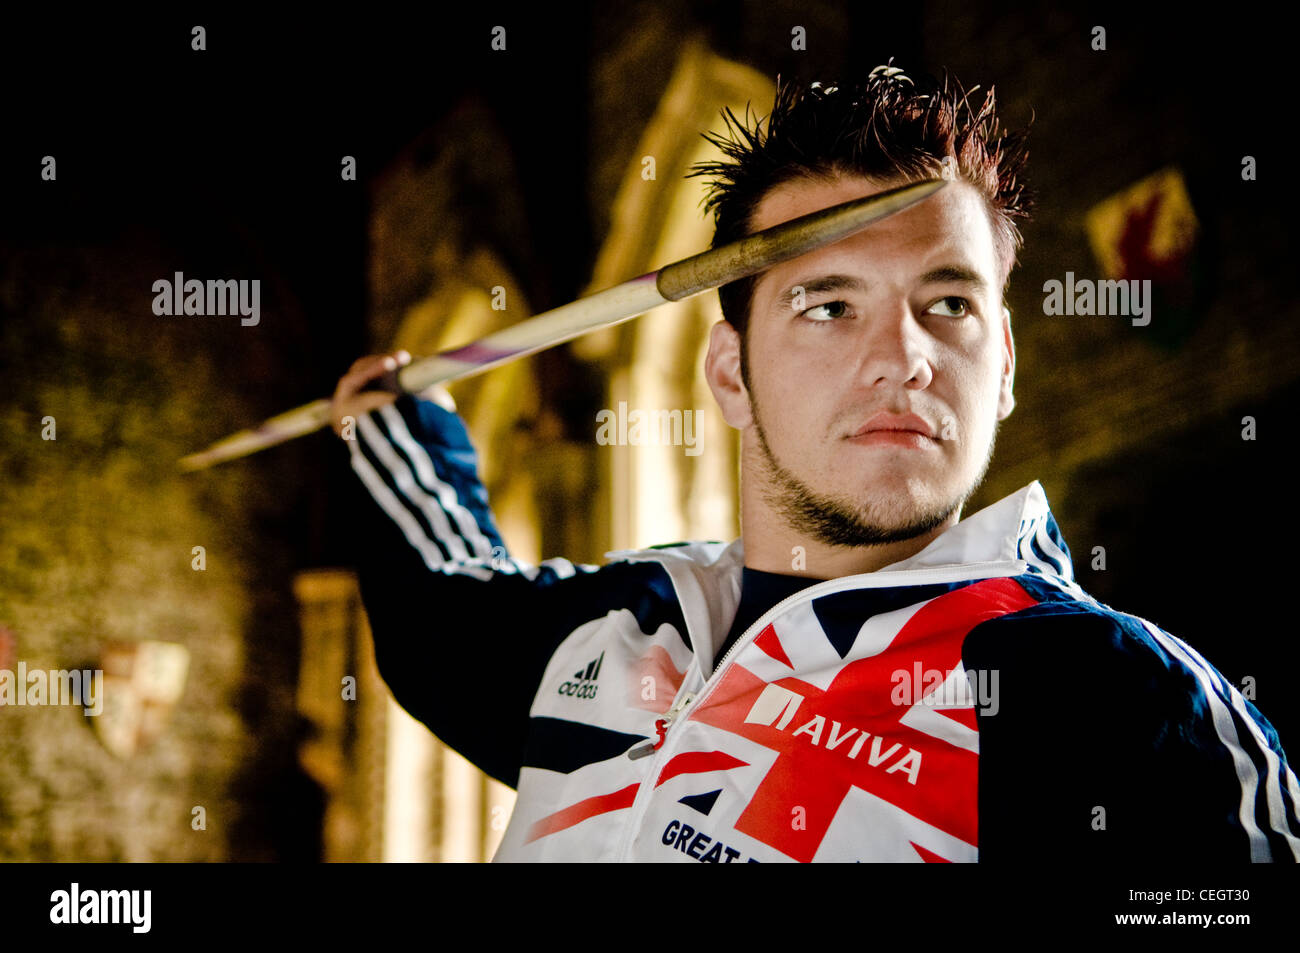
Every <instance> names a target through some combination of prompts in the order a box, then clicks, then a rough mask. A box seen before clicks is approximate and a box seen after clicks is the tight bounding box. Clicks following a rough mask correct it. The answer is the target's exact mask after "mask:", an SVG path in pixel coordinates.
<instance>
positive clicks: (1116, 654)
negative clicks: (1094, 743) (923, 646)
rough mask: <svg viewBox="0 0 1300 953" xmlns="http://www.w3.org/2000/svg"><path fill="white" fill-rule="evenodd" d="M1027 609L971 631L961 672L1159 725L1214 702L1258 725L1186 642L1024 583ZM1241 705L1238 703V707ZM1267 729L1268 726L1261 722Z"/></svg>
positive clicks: (1086, 601)
mask: <svg viewBox="0 0 1300 953" xmlns="http://www.w3.org/2000/svg"><path fill="white" fill-rule="evenodd" d="M1025 586H1026V588H1027V590H1029V591H1030V592H1031V594H1032V595H1035V597H1037V598H1038V599H1039V601H1037V602H1036V603H1035V604H1034V605H1033V606H1030V607H1028V608H1026V609H1022V610H1020V611H1019V612H1016V613H1014V614H1011V615H1008V616H1004V617H1001V618H998V619H993V620H990V621H989V622H988V623H984V624H981V625H980V626H977V627H976V628H975V629H974V630H972V632H971V634H970V636H969V637H968V639H967V645H966V647H965V649H964V651H963V659H964V661H965V664H966V665H967V667H968V668H973V669H998V670H1002V671H1005V672H1007V673H1009V674H1018V675H1022V676H1024V677H1025V678H1029V677H1031V676H1032V675H1033V674H1035V673H1036V674H1037V676H1038V677H1039V678H1047V679H1049V680H1050V681H1052V682H1056V683H1058V684H1059V683H1062V682H1064V683H1068V684H1070V685H1073V686H1075V687H1076V688H1077V689H1078V690H1079V691H1080V693H1086V694H1087V695H1088V696H1090V697H1093V698H1097V699H1103V698H1104V699H1106V700H1107V704H1108V710H1109V711H1116V712H1120V711H1126V712H1127V713H1128V716H1130V717H1131V716H1132V715H1133V714H1135V713H1137V712H1138V711H1140V710H1143V709H1145V710H1149V711H1153V712H1159V713H1160V717H1161V720H1168V719H1171V718H1173V719H1176V718H1194V717H1202V716H1204V715H1206V714H1213V709H1215V708H1216V707H1217V706H1219V705H1226V706H1228V707H1229V708H1238V707H1239V708H1240V709H1241V710H1242V713H1243V714H1249V715H1250V716H1251V717H1252V718H1255V719H1256V720H1258V721H1261V722H1263V719H1262V717H1260V716H1259V715H1258V712H1257V711H1255V710H1254V709H1253V706H1250V705H1249V703H1248V702H1246V700H1245V699H1243V698H1242V696H1241V695H1240V693H1239V692H1238V690H1237V688H1236V686H1234V685H1232V684H1231V683H1230V682H1229V681H1228V680H1227V679H1226V678H1225V677H1224V676H1223V674H1222V673H1221V672H1219V670H1218V669H1217V668H1216V667H1215V666H1214V664H1213V663H1212V662H1210V661H1209V660H1208V659H1207V658H1206V657H1205V656H1203V655H1202V654H1201V653H1200V652H1199V651H1198V650H1197V649H1196V648H1194V647H1193V645H1191V644H1189V643H1188V642H1186V641H1184V640H1183V639H1182V638H1180V637H1178V636H1176V635H1174V634H1172V633H1170V632H1169V631H1167V630H1166V629H1164V628H1162V627H1161V626H1159V625H1157V624H1155V623H1154V622H1151V621H1150V620H1148V619H1145V618H1143V617H1141V616H1139V615H1135V614H1133V613H1129V612H1124V611H1121V610H1119V609H1115V608H1112V607H1111V606H1108V605H1106V604H1104V603H1102V602H1099V601H1097V600H1095V599H1093V598H1091V597H1089V596H1087V595H1086V594H1085V595H1084V596H1083V597H1082V598H1079V597H1076V596H1074V595H1070V594H1067V593H1062V592H1061V591H1060V590H1059V589H1054V588H1053V587H1050V586H1047V585H1046V584H1043V583H1039V582H1036V581H1034V580H1029V581H1027V582H1025ZM1243 703H1244V704H1243ZM1263 724H1265V725H1267V722H1263Z"/></svg>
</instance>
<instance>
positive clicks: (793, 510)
mask: <svg viewBox="0 0 1300 953" xmlns="http://www.w3.org/2000/svg"><path fill="white" fill-rule="evenodd" d="M750 399H751V402H752V408H753V416H754V429H755V431H756V432H757V433H758V445H759V449H760V450H761V451H762V454H763V463H764V467H763V473H762V475H761V479H762V481H763V488H762V493H763V499H764V500H765V501H766V502H767V505H768V506H770V507H772V509H773V510H774V511H776V512H777V513H779V514H780V515H781V517H782V518H783V519H784V520H785V521H786V523H787V524H788V525H789V526H790V527H791V528H792V529H794V530H795V531H796V532H798V533H800V534H807V535H808V536H810V537H811V538H812V539H814V540H816V541H817V542H819V543H824V544H826V545H830V546H854V547H861V546H880V545H884V544H887V543H899V542H903V541H905V540H909V539H915V538H916V537H917V536H920V535H922V534H924V533H928V532H930V531H931V530H933V529H934V528H935V527H937V526H939V525H941V524H942V523H944V522H945V521H946V520H947V519H948V518H949V517H950V516H952V514H953V513H957V512H960V511H961V508H962V507H963V506H965V504H966V501H967V500H968V499H969V498H970V496H971V494H972V493H974V492H975V489H976V487H978V486H979V485H980V483H982V482H983V480H984V475H985V473H986V472H987V471H988V466H989V461H990V460H992V458H993V445H994V443H995V442H996V440H997V429H998V427H997V422H995V423H994V426H993V434H992V436H991V437H990V438H989V445H988V450H987V452H986V453H985V455H984V461H983V463H982V464H981V465H980V468H979V472H978V473H977V474H976V476H975V478H974V479H973V480H972V481H971V483H970V485H969V486H967V487H966V488H965V489H964V491H962V492H961V493H959V494H958V495H957V497H956V498H955V499H953V500H950V501H948V502H946V503H940V504H938V505H936V506H932V507H931V508H929V509H928V510H925V511H922V512H920V513H913V514H912V515H911V517H910V518H908V519H906V520H904V521H902V522H901V523H895V524H892V525H886V524H883V523H880V522H876V521H873V520H872V519H871V518H870V517H869V515H868V512H869V504H867V503H858V504H854V503H853V502H852V501H849V500H843V499H837V498H835V497H832V496H828V495H825V494H821V493H817V492H816V491H814V490H813V489H812V488H811V487H810V486H808V485H807V484H806V483H804V482H803V481H802V480H800V479H799V478H798V477H796V476H795V475H794V474H793V473H791V472H790V471H789V470H788V469H786V468H785V467H784V466H782V465H781V463H780V462H779V461H778V460H777V459H776V455H775V454H774V453H773V452H772V448H771V446H769V444H768V442H767V434H766V432H765V431H764V430H763V424H762V420H761V417H760V414H759V409H758V401H757V400H756V399H754V396H753V390H752V389H751V390H750Z"/></svg>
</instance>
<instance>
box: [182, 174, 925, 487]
mask: <svg viewBox="0 0 1300 953" xmlns="http://www.w3.org/2000/svg"><path fill="white" fill-rule="evenodd" d="M947 184H948V183H947V181H946V180H944V179H926V180H924V181H922V182H916V183H913V184H912V185H905V186H903V187H901V188H897V189H890V190H889V191H888V192H880V193H878V194H876V195H872V196H868V197H867V198H864V199H854V200H853V201H851V202H845V203H843V204H842V205H834V206H831V207H830V208H827V209H822V210H821V211H820V212H813V213H812V214H811V215H804V216H802V217H801V218H796V219H792V220H791V221H789V222H784V223H782V224H780V225H774V226H773V227H772V228H767V229H764V230H763V231H761V232H755V233H754V234H753V235H748V236H746V237H745V238H742V239H740V240H739V241H735V242H732V243H731V244H729V245H723V246H722V247H721V248H714V249H710V250H709V251H706V252H701V253H700V254H698V255H692V256H691V257H690V258H683V259H682V260H681V261H677V262H673V263H672V264H671V265H665V266H664V267H662V268H660V269H659V270H658V271H652V272H650V273H649V274H645V275H641V276H640V277H639V278H633V279H632V280H631V281H625V282H623V283H622V284H620V285H615V286H614V287H613V288H607V289H606V290H604V291H598V292H596V293H595V294H593V295H588V296H587V297H585V298H579V299H578V300H577V301H572V302H570V303H569V304H565V305H561V306H560V307H558V308H552V309H551V310H550V311H546V312H543V313H542V314H539V315H536V316H535V317H532V318H529V319H527V320H525V321H520V322H519V323H518V324H515V325H512V326H511V327H508V328H505V329H503V330H501V331H497V332H495V333H493V334H489V335H488V336H487V337H484V338H480V339H479V340H477V341H474V342H473V343H471V344H466V345H464V346H463V347H457V348H452V349H451V350H447V351H440V352H439V353H437V354H434V355H432V356H431V357H425V358H421V359H420V360H417V361H412V362H411V363H410V364H407V365H406V366H405V367H402V368H399V369H398V370H396V371H390V372H389V374H388V375H386V378H384V379H381V382H380V384H381V387H382V389H385V390H391V391H394V392H396V393H418V392H420V391H423V390H425V389H426V388H429V387H432V386H433V385H434V384H442V383H445V382H447V381H454V380H459V379H461V378H463V377H469V376H471V375H473V374H478V373H481V372H483V371H486V370H488V369H489V368H492V367H496V366H497V365H499V364H505V363H507V362H508V361H513V360H515V359H516V358H520V357H524V356H526V355H528V354H534V353H536V352H537V351H542V350H545V349H546V348H548V347H554V346H555V345H556V344H563V343H564V342H565V341H570V340H572V339H573V338H576V337H578V336H580V335H583V334H586V333H588V332H589V331H597V330H599V329H601V328H607V327H610V326H612V325H615V324H620V323H622V322H623V321H627V320H630V319H632V318H635V317H637V316H638V315H641V314H644V313H645V312H647V311H649V310H650V309H651V308H657V307H659V305H661V304H667V303H668V302H669V301H681V300H682V299H683V298H689V297H690V296H691V295H696V294H699V293H700V292H702V291H708V290H709V289H710V288H717V287H719V286H721V285H725V284H728V283H729V282H732V281H736V280H738V279H740V278H746V277H748V276H749V275H753V274H757V273H758V272H760V271H763V270H765V269H767V268H770V267H772V266H773V265H776V264H779V263H781V262H783V261H788V260H790V259H791V258H797V257H799V256H800V255H803V254H807V253H808V252H810V251H815V250H816V249H818V248H822V247H823V246H825V245H830V244H833V243H834V242H837V241H839V240H840V239H842V238H847V237H848V236H849V235H852V234H853V233H854V232H857V231H860V230H862V229H863V228H865V227H866V226H868V225H870V224H871V223H872V222H876V221H879V220H880V219H882V218H885V217H886V216H889V215H893V214H894V213H895V212H901V211H902V210H903V209H905V208H907V207H909V206H911V205H915V204H916V203H917V202H920V201H921V200H922V199H925V198H928V197H929V196H930V195H933V194H934V193H935V192H937V191H938V190H939V189H941V188H943V187H944V186H945V185H947ZM330 405H331V401H330V400H328V399H326V400H317V401H313V402H312V403H310V404H304V405H303V406H302V407H298V408H295V409H294V410H290V411H287V412H286V413H283V414H280V415H279V416H276V417H272V418H271V419H270V420H267V421H265V422H264V423H263V424H261V425H260V426H258V427H255V428H254V429H252V430H241V431H240V432H239V433H237V434H234V435H233V436H230V437H227V438H225V439H224V440H221V441H218V442H217V443H214V444H213V445H212V446H211V447H209V448H208V449H207V450H204V451H202V452H200V453H193V454H190V455H189V456H188V457H183V458H181V460H180V463H179V466H180V468H181V469H182V470H186V471H190V470H202V469H204V468H205V467H210V466H212V465H213V464H216V463H221V462H222V461H224V460H233V459H235V458H237V457H243V456H247V455H248V454H250V453H256V452H257V451H259V450H264V449H266V448H267V447H273V446H275V445H276V444H279V443H284V442H285V441H286V440H292V439H293V438H294V437H301V436H302V435H303V434H309V433H312V432H313V431H316V430H319V429H321V428H322V427H324V426H326V425H327V424H329V423H330Z"/></svg>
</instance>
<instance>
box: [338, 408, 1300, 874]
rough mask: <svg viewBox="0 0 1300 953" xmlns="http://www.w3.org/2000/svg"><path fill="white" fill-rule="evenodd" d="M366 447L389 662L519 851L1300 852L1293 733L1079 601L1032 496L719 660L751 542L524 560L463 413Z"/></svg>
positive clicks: (712, 857) (1124, 622)
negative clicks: (489, 795) (510, 801)
mask: <svg viewBox="0 0 1300 953" xmlns="http://www.w3.org/2000/svg"><path fill="white" fill-rule="evenodd" d="M355 437H356V439H354V440H351V441H347V443H346V445H347V449H348V453H349V455H350V462H351V467H352V470H353V472H354V473H355V474H356V476H357V477H358V478H359V484H356V485H355V489H356V490H357V493H356V497H357V499H356V501H355V504H354V505H353V506H352V507H351V508H350V509H349V510H348V518H349V519H352V520H354V521H355V522H356V523H357V524H358V532H359V533H360V534H361V538H362V539H363V541H364V542H363V546H362V548H361V550H360V552H359V553H358V555H357V569H358V574H359V578H360V584H361V593H362V598H363V601H364V603H365V606H366V610H367V613H368V615H369V619H370V624H371V629H372V632H373V635H374V642H375V653H376V661H377V664H378V666H379V669H380V672H381V674H382V675H383V677H384V679H385V681H386V682H387V683H388V685H389V687H390V688H391V689H392V691H393V694H394V696H395V697H396V699H397V700H398V702H399V703H401V704H402V706H403V707H404V708H405V709H406V710H407V711H408V712H410V713H411V714H412V715H413V716H414V717H416V718H418V719H419V720H421V721H422V722H424V723H425V724H426V725H428V726H429V728H430V729H431V730H432V731H433V732H434V733H435V734H437V735H438V736H439V737H440V738H441V739H442V740H443V741H444V742H445V743H446V744H448V745H450V746H451V747H452V748H454V749H456V750H457V751H459V752H460V753H461V754H463V755H464V756H465V757H466V758H468V759H469V760H470V761H472V762H473V763H474V764H476V765H478V766H479V767H480V768H481V769H482V770H484V771H485V772H486V773H487V774H489V775H491V776H492V777H494V778H497V779H499V780H500V781H502V782H504V783H506V784H508V785H510V786H511V787H514V788H516V789H517V791H518V798H517V802H516V806H515V809H514V813H513V816H512V818H511V821H510V824H509V826H508V828H507V830H506V832H505V834H504V839H503V841H502V844H501V847H500V849H499V851H498V852H497V855H496V857H495V860H498V861H543V860H559V861H571V860H600V861H624V860H632V861H679V862H687V863H694V862H705V863H710V862H717V863H749V862H771V861H791V860H793V861H812V860H817V861H914V862H920V861H925V862H953V861H975V860H980V861H995V862H996V861H1003V862H1021V861H1023V862H1029V861H1033V862H1034V863H1036V864H1041V863H1043V861H1045V860H1047V861H1056V862H1068V863H1075V862H1098V863H1107V864H1110V863H1114V862H1118V861H1125V862H1127V861H1135V860H1136V861H1141V860H1144V859H1149V860H1158V861H1162V862H1163V861H1169V860H1175V859H1176V860H1191V861H1197V860H1208V861H1238V862H1248V861H1268V860H1275V861H1291V862H1294V861H1296V860H1297V859H1300V823H1297V813H1296V812H1297V805H1298V804H1300V785H1298V784H1297V780H1296V775H1295V774H1294V773H1293V771H1292V770H1291V769H1290V767H1289V766H1288V764H1287V761H1286V756H1285V754H1284V753H1283V750H1282V747H1281V744H1280V742H1279V740H1278V737H1277V733H1276V732H1275V730H1274V729H1273V727H1272V725H1270V724H1269V722H1268V721H1267V720H1266V719H1265V718H1264V717H1263V716H1262V715H1261V714H1260V712H1259V711H1258V710H1257V709H1256V708H1255V706H1254V705H1253V704H1252V703H1251V702H1250V701H1248V700H1247V699H1245V698H1244V697H1243V696H1242V695H1241V693H1240V692H1238V691H1237V689H1236V688H1235V687H1234V686H1233V685H1231V684H1229V683H1228V681H1227V680H1226V679H1225V678H1224V677H1223V676H1222V675H1221V674H1220V673H1219V672H1218V671H1217V670H1216V669H1215V668H1214V667H1213V666H1212V665H1210V664H1209V663H1208V662H1207V661H1206V660H1205V659H1204V658H1202V657H1201V656H1200V655H1199V654H1198V653H1197V652H1196V651H1195V650H1194V649H1192V648H1191V647H1190V646H1188V645H1187V644H1186V643H1185V642H1183V641H1181V640H1180V639H1178V638H1175V637H1174V636H1172V635H1170V634H1169V633H1167V632H1165V631H1163V630H1161V629H1160V628H1159V627H1157V626H1155V625H1153V624H1152V623H1150V622H1148V621H1146V620H1145V619H1141V618H1138V617H1135V616H1132V615H1128V614H1125V613H1122V612H1118V611H1116V610H1114V609H1111V608H1110V607H1108V606H1105V605H1102V604H1101V603H1099V602H1097V601H1096V600H1094V599H1093V598H1092V597H1090V596H1089V595H1087V594H1086V593H1085V592H1083V591H1082V590H1081V589H1080V588H1079V586H1078V585H1077V584H1076V583H1075V582H1074V580H1073V570H1072V567H1071V562H1070V554H1069V549H1068V548H1067V546H1066V544H1065V540H1064V539H1063V538H1062V536H1061V533H1060V531H1059V529H1058V527H1057V525H1056V521H1055V520H1054V519H1053V517H1052V514H1051V511H1050V509H1049V507H1048V504H1047V499H1046V497H1045V495H1044V493H1043V490H1042V487H1041V486H1040V485H1039V484H1038V483H1037V482H1035V483H1031V484H1030V485H1028V486H1026V487H1024V488H1023V489H1021V490H1020V491H1018V492H1016V493H1014V494H1012V495H1010V496H1008V497H1006V498H1004V499H1002V500H1001V501H999V502H997V503H995V504H993V505H991V506H989V507H987V508H985V509H983V510H981V511H979V512H978V513H975V514H973V515H971V516H969V517H967V518H965V519H963V520H961V521H960V522H958V523H957V524H956V525H955V526H953V527H952V528H950V529H949V530H947V531H946V532H945V533H943V534H942V535H941V536H939V537H938V538H936V539H935V540H934V541H932V542H931V543H930V544H929V545H928V546H927V547H926V548H925V549H923V550H922V551H921V552H919V553H917V554H916V555H915V556H913V557H911V558H910V559H906V560H903V561H901V562H898V563H895V564H893V565H891V566H888V567H886V568H885V569H882V570H879V571H876V572H871V573H864V574H860V575H852V576H844V577H841V578H837V579H830V580H826V581H824V582H819V583H816V584H813V585H811V586H809V587H808V588H805V589H803V590H801V591H799V592H796V593H795V594H794V595H792V596H790V597H789V598H786V599H784V600H783V601H781V602H780V603H778V604H777V605H774V606H772V607H771V608H770V609H769V610H768V611H767V612H766V613H764V614H763V615H762V616H761V617H760V618H759V619H758V620H757V621H756V622H755V623H754V624H753V625H751V626H749V627H748V629H746V630H745V631H744V633H743V635H741V637H740V638H739V639H738V640H737V641H736V642H735V643H734V644H733V645H732V646H731V647H730V648H729V649H728V650H727V651H726V653H725V654H724V655H723V656H722V658H721V659H720V660H718V662H717V664H716V665H715V656H716V653H717V650H718V649H719V648H720V646H721V645H722V642H723V640H724V638H725V637H726V635H727V632H728V629H729V628H730V626H731V623H732V621H733V619H734V618H735V616H736V612H737V606H738V603H739V600H740V588H741V586H740V583H741V575H742V567H743V564H744V558H743V557H744V552H743V547H742V540H739V539H738V540H736V541H734V542H732V543H730V544H726V543H722V542H690V543H681V544H676V545H670V546H664V547H656V548H652V549H647V550H640V551H623V552H616V553H610V554H608V555H609V557H610V558H611V560H612V561H611V562H609V563H608V564H606V565H605V566H603V567H596V566H587V565H574V564H572V563H570V562H569V561H567V560H565V559H549V560H546V561H545V562H543V563H542V564H541V565H540V566H532V565H528V564H525V563H523V562H520V561H518V560H516V559H514V558H512V557H510V556H509V554H508V552H507V550H506V548H505V545H504V543H503V542H502V539H501V536H500V534H499V533H498V531H497V528H496V526H495V524H494V521H493V518H492V515H491V512H490V510H489V508H488V501H487V495H486V492H485V490H484V487H483V485H482V483H481V482H480V480H479V478H478V476H477V461H476V456H475V453H474V449H473V447H472V446H471V444H470V441H469V439H468V435H467V433H466V431H465V428H464V426H463V424H462V422H461V420H460V418H459V417H458V416H457V415H456V414H454V413H452V412H449V411H447V410H445V409H444V408H442V407H440V406H438V405H437V404H434V403H433V402H431V401H427V400H422V399H419V398H417V397H415V396H413V395H409V394H408V395H403V396H402V397H400V398H399V399H398V400H397V401H396V402H395V403H394V404H392V405H390V406H388V407H384V408H381V409H379V410H376V411H372V412H370V413H367V414H365V415H363V416H362V417H360V418H359V419H358V425H357V430H356V434H355Z"/></svg>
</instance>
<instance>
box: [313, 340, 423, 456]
mask: <svg viewBox="0 0 1300 953" xmlns="http://www.w3.org/2000/svg"><path fill="white" fill-rule="evenodd" d="M410 360H411V355H410V354H409V353H407V352H406V351H395V352H394V353H392V354H369V355H367V356H365V357H362V358H358V359H357V360H355V361H353V362H352V366H351V367H350V368H348V372H347V373H346V374H344V375H343V376H342V377H340V378H339V383H338V386H337V387H336V388H335V389H334V397H333V399H332V400H331V402H330V404H331V406H330V410H331V414H330V418H331V421H330V422H331V425H332V426H333V428H334V432H335V433H336V434H338V435H339V436H342V434H343V418H344V417H354V418H355V417H358V416H360V415H362V414H365V413H368V412H370V411H372V410H374V409H376V408H378V407H383V406H384V405H385V404H390V403H392V402H393V401H394V400H396V399H397V395H395V394H389V393H385V392H382V391H377V392H375V393H369V392H367V393H361V389H362V388H363V387H365V386H366V384H368V383H370V382H371V381H372V380H375V379H376V378H378V377H382V376H383V375H384V374H386V373H387V372H389V371H391V370H395V369H396V368H398V367H400V366H402V365H405V364H408V363H410Z"/></svg>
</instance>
